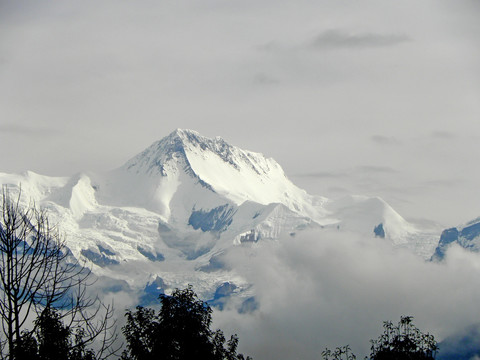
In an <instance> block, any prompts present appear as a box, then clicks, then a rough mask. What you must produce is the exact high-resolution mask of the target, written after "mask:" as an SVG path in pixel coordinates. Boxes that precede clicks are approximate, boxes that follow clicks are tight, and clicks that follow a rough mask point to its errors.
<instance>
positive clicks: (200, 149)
mask: <svg viewBox="0 0 480 360" xmlns="http://www.w3.org/2000/svg"><path fill="white" fill-rule="evenodd" d="M126 180H128V181H126ZM138 184H142V186H140V187H139V186H138ZM107 187H110V189H111V190H112V191H113V192H112V193H111V194H110V195H109V196H108V197H110V198H111V199H116V200H117V201H118V199H120V198H121V197H122V194H128V193H130V194H131V189H132V188H137V189H139V190H141V191H142V192H143V193H140V192H138V191H137V190H134V192H135V198H136V199H131V198H129V199H128V201H127V202H126V203H132V202H133V203H135V202H136V201H137V204H138V205H141V206H144V207H147V208H149V209H151V210H153V211H156V212H158V213H159V214H160V215H162V216H163V217H165V219H166V221H168V218H169V217H170V216H172V213H173V210H174V209H173V208H172V205H173V207H175V205H180V204H178V202H179V201H178V200H179V199H175V198H177V197H179V196H180V197H182V198H183V197H184V196H183V195H186V194H188V195H187V196H188V198H186V197H185V198H183V199H182V201H181V202H182V204H181V205H182V207H185V206H186V207H187V208H186V209H184V210H185V211H187V212H188V211H190V210H191V209H192V208H193V207H195V208H199V207H201V208H205V207H207V208H211V207H215V206H220V205H223V204H225V203H232V204H234V205H236V206H240V205H242V204H243V203H244V202H246V201H252V202H255V203H259V204H262V205H268V204H272V203H278V204H283V205H285V206H286V207H287V208H288V209H290V210H291V211H293V212H297V213H300V214H302V215H307V216H308V217H310V218H312V219H314V220H316V221H320V222H321V221H323V220H324V218H325V214H326V212H325V209H324V208H323V205H324V203H325V202H326V199H325V198H323V197H320V196H310V195H308V194H307V193H306V192H305V191H304V190H302V189H300V188H298V187H297V186H295V185H294V184H293V183H292V182H291V181H290V180H289V179H288V178H287V177H286V176H285V173H284V171H283V169H282V168H281V166H280V165H279V164H278V163H277V162H276V161H275V160H273V159H271V158H266V157H265V156H264V155H262V154H260V153H255V152H251V151H246V150H242V149H240V148H238V147H235V146H232V145H230V144H228V143H227V142H225V141H224V140H223V139H222V138H220V137H216V138H214V139H210V138H207V137H204V136H202V135H200V134H199V133H197V132H195V131H193V130H181V129H177V130H175V131H174V132H172V133H171V134H170V135H168V136H167V137H165V138H163V139H162V140H160V141H157V142H155V143H153V144H152V145H151V146H150V147H148V148H147V149H145V150H144V151H143V152H141V153H140V154H138V155H136V156H135V157H133V158H132V159H130V160H129V161H127V163H126V164H125V165H123V166H122V167H120V168H119V169H117V170H114V171H113V172H111V173H110V176H109V181H108V186H107ZM107 192H108V189H107ZM138 200H140V203H138ZM126 203H125V204H126ZM175 203H176V204H175ZM214 205H215V206H214ZM177 207H178V206H177ZM322 219H323V220H322Z"/></svg>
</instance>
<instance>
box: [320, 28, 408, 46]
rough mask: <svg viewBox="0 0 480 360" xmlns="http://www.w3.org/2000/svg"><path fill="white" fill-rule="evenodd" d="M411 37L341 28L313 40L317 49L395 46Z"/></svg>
mask: <svg viewBox="0 0 480 360" xmlns="http://www.w3.org/2000/svg"><path fill="white" fill-rule="evenodd" d="M410 40H411V39H410V37H408V36H407V35H404V34H386V35H384V34H375V33H363V34H362V33H360V34H357V33H349V32H346V31H343V30H339V29H331V30H327V31H324V32H322V33H321V34H320V35H318V36H317V37H316V38H315V39H314V40H313V42H312V46H313V47H314V48H317V49H336V48H355V49H362V48H377V47H386V46H394V45H398V44H401V43H404V42H407V41H410Z"/></svg>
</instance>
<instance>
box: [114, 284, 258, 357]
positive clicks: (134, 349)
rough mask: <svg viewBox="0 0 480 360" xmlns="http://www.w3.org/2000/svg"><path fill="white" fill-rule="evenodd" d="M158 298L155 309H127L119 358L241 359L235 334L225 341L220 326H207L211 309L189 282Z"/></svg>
mask: <svg viewBox="0 0 480 360" xmlns="http://www.w3.org/2000/svg"><path fill="white" fill-rule="evenodd" d="M160 302H161V305H162V307H161V309H160V311H159V312H158V313H156V312H155V311H154V310H152V309H149V308H143V307H137V308H136V310H135V311H127V313H126V319H127V322H126V325H125V326H124V327H123V333H124V335H125V338H126V340H127V349H126V350H125V351H124V353H123V355H122V358H123V359H125V360H126V359H129V360H150V359H152V360H153V359H162V360H163V359H164V360H183V359H211V360H243V359H244V357H243V355H242V354H237V346H238V337H237V336H236V335H233V336H232V337H231V338H230V339H229V340H228V341H226V339H225V336H224V334H223V332H222V331H221V330H216V331H213V330H211V329H210V326H211V323H212V315H211V314H212V309H211V308H210V306H208V304H206V303H205V302H203V301H201V300H199V299H198V298H197V295H196V294H195V293H194V291H193V290H192V287H191V286H189V287H188V288H186V289H184V290H179V289H176V290H175V291H174V292H173V293H172V295H171V296H169V295H165V294H162V295H160ZM247 359H250V358H249V357H247Z"/></svg>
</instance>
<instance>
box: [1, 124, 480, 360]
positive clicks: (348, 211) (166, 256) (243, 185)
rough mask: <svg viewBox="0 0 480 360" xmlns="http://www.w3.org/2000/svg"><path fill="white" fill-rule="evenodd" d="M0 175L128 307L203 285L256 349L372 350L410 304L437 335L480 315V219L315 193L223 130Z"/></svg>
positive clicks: (220, 315) (102, 288)
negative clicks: (479, 244)
mask: <svg viewBox="0 0 480 360" xmlns="http://www.w3.org/2000/svg"><path fill="white" fill-rule="evenodd" d="M0 182H1V183H2V184H4V185H7V186H8V188H9V190H10V191H11V192H13V193H15V192H18V191H20V189H21V193H22V199H23V202H24V204H25V205H28V204H29V203H30V202H31V201H33V202H34V203H35V204H36V205H37V206H41V207H44V208H46V209H48V211H49V214H50V217H51V221H52V222H53V223H57V224H58V226H59V228H60V229H61V231H62V232H64V233H65V234H66V236H67V244H68V246H69V248H70V250H71V251H72V253H73V255H74V256H75V257H77V258H79V259H80V260H82V261H85V263H86V264H87V266H89V267H91V268H92V270H93V272H94V274H95V275H96V276H97V277H98V279H99V281H98V282H97V284H96V285H94V287H93V288H92V291H98V292H99V293H100V294H102V296H104V297H105V298H107V299H108V298H114V299H115V301H116V303H117V307H118V306H119V307H120V308H122V309H124V308H125V307H131V306H134V305H137V304H142V305H151V304H154V303H155V302H156V300H157V299H158V296H159V295H160V294H163V293H169V292H171V291H172V290H173V289H175V288H185V287H186V286H187V285H188V284H192V285H193V288H194V289H195V291H196V292H197V293H198V294H199V296H200V297H201V298H202V299H204V300H207V301H208V302H209V304H211V305H212V306H213V307H215V308H216V309H217V311H216V314H215V316H214V321H216V322H217V323H218V324H219V325H220V327H221V328H224V329H226V331H227V332H231V333H238V334H239V336H240V338H241V339H242V343H243V344H242V346H244V347H245V348H244V349H241V351H244V352H245V353H249V354H251V355H252V356H253V357H254V358H261V359H290V358H292V356H294V355H295V354H298V353H300V354H302V357H301V358H304V359H314V358H317V357H318V352H316V351H317V350H318V346H319V342H320V343H322V344H325V346H329V347H333V346H336V345H342V344H346V343H349V344H351V346H352V347H353V348H354V350H355V346H356V347H357V351H356V353H359V352H360V353H362V352H363V353H367V352H368V349H366V348H365V344H368V339H369V338H373V337H375V336H376V332H378V329H377V327H378V323H381V321H383V320H385V319H393V318H398V317H399V316H400V315H402V314H413V315H414V316H415V317H416V322H417V323H418V324H419V325H421V326H422V328H425V329H429V331H431V332H432V333H435V334H436V335H437V337H440V338H444V337H447V336H450V335H452V334H455V333H457V332H460V331H463V329H464V328H465V327H467V326H472V325H473V324H474V322H475V319H478V318H480V317H479V316H480V313H479V310H478V309H477V308H476V304H478V301H480V292H479V291H477V290H476V289H480V284H477V283H478V282H479V280H478V279H479V278H480V277H478V276H475V275H476V274H477V272H478V267H477V263H479V262H480V260H479V259H478V256H477V255H476V254H475V253H471V252H469V251H466V250H465V248H469V247H468V246H463V245H462V244H466V243H467V242H466V241H467V240H468V241H470V240H474V239H475V238H476V236H474V237H473V238H472V239H470V237H472V235H471V234H472V232H471V231H470V230H469V229H472V226H473V229H476V228H475V227H474V224H473V223H472V224H471V225H468V226H465V227H463V228H461V229H457V233H456V234H457V235H458V236H457V235H455V236H457V237H456V238H455V237H454V236H453V237H452V235H451V234H452V233H454V231H453V230H447V235H445V232H444V233H443V234H442V237H440V235H441V230H442V229H441V228H439V227H433V228H431V227H428V228H427V227H425V226H424V225H421V224H414V223H410V222H408V221H406V220H405V219H404V218H403V217H402V216H401V215H400V214H398V213H397V212H396V211H395V210H394V209H393V208H391V207H390V206H389V205H388V204H387V203H386V202H385V201H383V200H382V199H381V198H378V197H368V196H363V195H350V196H347V197H344V198H341V199H327V198H325V197H322V196H317V195H310V194H307V193H306V192H305V191H304V190H302V189H300V188H298V187H297V186H295V184H293V183H292V182H291V181H290V180H289V179H288V178H287V176H286V175H285V173H284V172H283V170H282V168H281V166H280V165H279V164H278V163H277V162H276V161H275V160H273V159H270V158H267V157H265V156H264V155H262V154H259V153H255V152H251V151H246V150H242V149H240V148H238V147H235V146H232V145H230V144H228V143H226V142H225V141H224V140H222V139H221V138H219V137H217V138H214V139H209V138H205V137H203V136H201V135H200V134H198V133H196V132H195V131H191V130H180V129H178V130H176V131H174V132H172V133H171V134H170V135H168V136H167V137H165V138H163V139H162V140H160V141H158V142H156V143H154V144H152V145H151V146H150V147H148V148H147V149H145V150H144V151H143V152H142V153H140V154H138V155H136V156H134V157H133V158H132V159H130V160H128V161H127V162H126V163H125V164H124V165H123V166H121V167H120V168H117V169H114V170H110V171H105V172H103V173H79V174H77V175H75V176H72V177H49V176H43V175H39V174H35V173H33V172H25V173H23V174H3V173H2V174H0ZM472 231H473V230H472ZM439 239H440V243H439ZM442 239H443V240H442ZM452 239H454V240H452ZM458 239H463V240H461V241H463V243H460V245H461V246H453V247H449V248H447V247H446V245H447V244H448V243H452V242H455V241H457V242H458ZM437 246H438V247H437ZM462 246H463V247H462ZM439 249H440V250H439ZM437 253H441V254H442V255H441V260H442V261H440V262H439V261H436V262H430V259H431V257H432V256H434V257H436V256H437V255H436V254H437ZM312 334H315V336H313V335H312ZM272 344H276V345H275V351H272Z"/></svg>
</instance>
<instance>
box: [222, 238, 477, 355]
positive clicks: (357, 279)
mask: <svg viewBox="0 0 480 360" xmlns="http://www.w3.org/2000/svg"><path fill="white" fill-rule="evenodd" d="M225 260H226V261H227V262H228V263H230V264H231V265H232V266H233V268H234V269H237V271H238V272H239V273H241V274H242V275H243V276H245V277H246V279H247V280H248V281H249V282H250V283H252V284H253V290H254V293H255V296H256V299H257V301H258V303H259V308H258V310H257V311H255V312H253V313H251V314H248V315H245V314H243V315H240V314H238V313H236V311H235V310H233V309H232V310H225V311H223V312H219V313H216V314H215V319H216V323H217V324H216V325H217V326H219V327H221V328H223V329H225V330H226V332H227V333H228V332H229V331H230V332H236V333H238V334H239V336H240V345H241V348H242V349H241V350H242V351H244V352H245V353H246V354H249V355H252V356H253V357H254V358H257V359H266V360H268V359H285V360H286V359H307V360H308V359H318V358H320V354H321V351H323V350H324V349H325V347H329V348H334V347H336V346H342V345H346V344H350V346H351V347H352V349H353V350H354V352H355V353H356V354H357V356H363V355H366V354H368V352H369V346H370V344H369V340H370V339H374V338H377V337H378V336H379V335H380V334H381V333H382V323H383V321H385V320H392V321H394V322H396V321H398V320H399V319H400V316H401V315H412V316H414V324H415V325H416V326H418V327H419V328H420V329H421V330H422V331H424V332H430V333H432V334H434V335H435V337H436V339H437V340H442V339H443V338H445V337H446V336H449V335H450V334H454V333H457V332H459V331H461V330H462V329H464V328H465V327H467V326H470V325H472V324H475V323H476V322H477V321H478V319H480V308H479V307H478V303H479V302H480V276H479V275H480V257H479V255H478V254H473V253H468V252H466V251H465V250H463V249H461V248H455V247H454V248H451V249H450V250H449V252H448V253H447V257H446V260H445V262H444V263H441V264H437V263H430V262H425V261H423V260H422V259H420V258H419V257H417V256H415V255H413V254H411V253H409V252H407V251H404V250H401V249H394V248H393V247H392V246H390V244H389V243H388V242H387V241H386V240H384V239H374V238H369V239H364V238H360V237H358V236H357V235H354V234H342V235H340V233H337V232H335V231H324V230H322V231H319V232H313V233H303V234H298V235H297V236H296V237H293V238H292V237H288V238H285V239H282V240H281V241H279V242H277V243H266V244H263V245H261V246H259V247H258V248H247V247H238V248H234V249H233V250H232V251H230V252H229V253H228V254H227V255H226V257H225Z"/></svg>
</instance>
